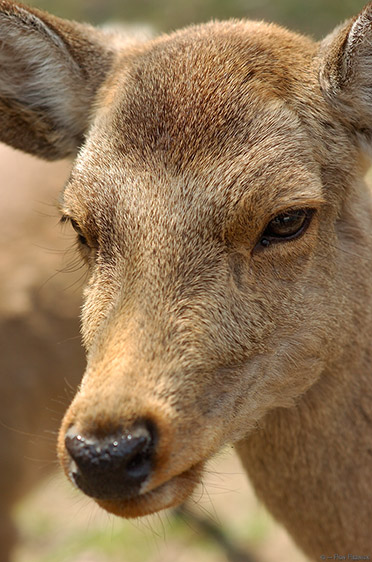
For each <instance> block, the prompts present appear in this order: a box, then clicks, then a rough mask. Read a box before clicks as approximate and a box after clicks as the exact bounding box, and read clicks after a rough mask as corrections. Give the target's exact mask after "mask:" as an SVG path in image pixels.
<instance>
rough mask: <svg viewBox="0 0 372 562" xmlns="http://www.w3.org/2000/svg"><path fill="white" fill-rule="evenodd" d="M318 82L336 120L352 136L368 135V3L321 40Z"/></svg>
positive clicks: (371, 114) (371, 57) (371, 32)
mask: <svg viewBox="0 0 372 562" xmlns="http://www.w3.org/2000/svg"><path fill="white" fill-rule="evenodd" d="M319 81H320V86H321V88H322V91H323V93H324V95H325V97H326V98H327V99H328V101H329V102H330V103H331V104H332V105H333V107H334V108H335V109H336V111H338V112H339V115H340V117H341V118H342V119H343V120H344V121H346V122H347V123H348V124H349V126H351V127H352V128H353V129H354V130H355V131H356V132H358V133H360V134H361V135H364V136H367V137H368V140H369V141H370V140H371V138H370V137H371V135H372V2H371V3H369V4H367V6H365V8H364V9H363V10H362V12H361V13H360V14H359V15H358V16H357V17H356V18H354V19H352V20H349V21H347V22H346V23H345V24H344V25H342V26H340V27H339V28H337V29H336V30H335V31H334V32H333V33H331V34H330V35H329V36H328V37H326V38H325V39H324V41H323V42H322V43H321V48H320V72H319Z"/></svg>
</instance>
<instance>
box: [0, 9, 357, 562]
mask: <svg viewBox="0 0 372 562" xmlns="http://www.w3.org/2000/svg"><path fill="white" fill-rule="evenodd" d="M28 3H29V4H31V5H33V6H36V7H38V8H41V9H44V10H47V11H50V12H52V13H54V14H56V15H58V16H61V17H66V18H72V19H76V20H80V21H87V22H90V23H95V24H102V23H108V22H119V21H124V22H126V23H135V24H138V23H140V24H145V25H151V26H152V27H153V28H154V29H155V31H156V32H163V31H166V32H168V31H172V30H174V29H176V28H178V27H181V26H185V25H189V24H191V23H199V22H203V21H206V20H209V19H211V18H216V19H224V18H231V17H234V18H243V17H244V18H251V19H265V20H269V21H275V22H277V23H280V24H282V25H284V26H286V27H289V28H291V29H293V30H296V31H299V32H302V33H306V34H310V35H312V36H314V37H315V38H321V37H322V36H324V35H325V34H326V33H327V32H328V31H331V30H332V29H333V28H334V27H335V26H336V25H337V24H339V23H340V22H341V21H343V20H344V19H346V18H348V17H351V16H353V15H355V14H356V13H357V12H358V11H359V10H360V9H361V8H362V6H363V1H358V0H312V1H310V0H307V1H302V2H300V1H298V0H261V1H260V0H204V1H202V0H188V1H187V2H177V1H176V0H158V1H157V2H153V1H151V0H35V1H29V2H28ZM69 167H70V164H69V163H68V162H59V163H55V164H50V163H42V162H40V161H38V160H37V159H35V158H32V157H30V156H26V155H23V154H21V153H19V152H15V151H13V150H11V149H9V148H7V147H4V146H1V145H0V174H1V176H0V177H1V180H0V182H1V189H0V222H1V225H2V233H3V236H2V238H1V241H0V250H1V252H0V345H1V349H2V352H1V353H0V397H2V398H1V400H2V402H1V407H0V474H1V478H0V498H1V500H0V547H1V545H2V544H5V541H6V540H7V537H9V536H10V532H11V530H10V526H9V525H8V523H9V522H8V519H7V512H8V511H9V510H12V512H13V515H14V520H15V522H16V528H17V533H18V543H17V545H18V546H17V547H16V550H15V553H14V556H13V559H12V562H224V561H230V562H274V561H275V562H281V561H283V562H301V561H303V560H305V559H304V557H303V556H302V555H301V554H300V553H299V552H298V551H297V549H296V548H295V547H294V545H293V544H292V542H291V540H290V539H289V537H288V535H287V534H286V532H285V531H284V530H283V529H282V528H281V527H279V526H278V525H276V524H275V523H274V522H273V521H272V519H271V517H270V516H269V515H268V514H267V513H266V511H265V510H264V508H263V507H262V506H260V505H259V504H258V502H257V501H256V499H255V497H254V494H253V492H252V491H251V489H250V487H249V484H248V482H247V480H246V478H245V476H244V474H243V471H242V469H241V466H240V464H239V462H238V461H237V459H236V458H235V457H234V454H233V450H231V449H229V450H226V451H224V452H223V453H222V454H221V455H220V456H219V457H218V458H217V459H214V460H213V461H212V462H211V463H210V465H209V468H208V470H207V474H206V479H205V485H204V486H203V488H202V489H201V490H200V492H199V494H197V496H196V497H195V504H192V505H191V507H192V509H193V510H194V511H195V515H194V516H190V517H188V516H185V514H184V515H183V516H180V515H177V514H175V513H173V512H169V513H166V514H162V515H159V516H154V517H152V518H149V519H146V520H144V521H140V522H128V521H122V520H119V519H115V518H113V517H110V516H108V515H107V514H106V513H104V512H102V511H101V510H99V509H98V508H97V507H96V506H95V505H94V503H93V502H91V501H89V500H88V499H86V498H84V497H83V496H82V495H81V494H79V493H78V492H75V491H74V490H73V489H72V487H71V486H70V485H69V484H68V482H67V481H66V479H65V478H64V477H63V476H62V475H61V474H60V473H58V469H57V464H56V462H55V454H54V451H55V441H56V432H57V430H58V425H59V420H60V418H61V416H62V413H63V411H64V409H65V407H66V404H67V403H68V401H69V400H70V399H71V398H72V396H73V394H74V389H75V388H76V385H77V384H78V382H79V379H80V376H81V373H82V372H83V370H84V355H83V353H82V351H81V348H80V340H79V325H78V316H79V307H80V303H81V290H82V286H83V282H84V278H85V273H84V269H81V267H80V266H79V263H78V262H77V261H76V256H75V250H74V239H75V236H74V234H73V233H72V232H70V231H68V230H61V227H60V226H59V225H58V213H57V211H56V201H57V198H58V191H59V190H60V188H61V187H62V186H63V184H64V181H65V180H66V178H67V177H68V173H69ZM211 522H212V523H211ZM213 525H215V526H216V527H213ZM216 528H218V529H220V531H217V530H216ZM221 530H222V534H221ZM2 532H3V535H2V534H1V533H2ZM0 558H1V555H0ZM1 562H2V560H1Z"/></svg>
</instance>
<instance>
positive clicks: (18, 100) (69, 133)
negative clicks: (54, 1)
mask: <svg viewBox="0 0 372 562" xmlns="http://www.w3.org/2000/svg"><path fill="white" fill-rule="evenodd" d="M113 57H114V47H113V48H112V49H111V48H110V40H109V37H108V36H106V34H104V33H103V32H101V31H99V30H97V29H95V28H93V27H90V26H88V25H82V24H78V23H75V22H69V21H65V20H62V19H59V18H56V17H54V16H51V15H49V14H46V13H44V12H41V11H39V10H36V9H31V8H28V7H26V6H22V5H20V4H17V3H15V2H12V1H10V0H0V141H3V142H5V143H7V144H9V145H11V146H13V147H15V148H19V149H21V150H23V151H25V152H29V153H31V154H36V155H38V156H40V157H43V158H46V159H48V160H53V159H57V158H63V157H65V156H68V155H71V154H74V153H76V151H77V148H78V147H79V145H80V144H81V142H82V139H83V136H84V133H85V132H86V130H87V128H88V126H89V120H90V112H91V109H92V104H93V102H94V99H95V96H96V93H97V90H98V88H99V87H100V85H101V84H102V82H103V81H104V79H105V76H106V74H107V72H108V71H109V69H110V66H111V64H112V61H113Z"/></svg>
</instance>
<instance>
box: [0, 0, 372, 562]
mask: <svg viewBox="0 0 372 562" xmlns="http://www.w3.org/2000/svg"><path fill="white" fill-rule="evenodd" d="M0 10H1V12H0V33H1V37H2V38H3V42H4V44H5V45H6V47H7V48H8V45H9V48H16V47H13V45H20V44H22V45H24V44H25V43H26V44H28V43H30V44H32V45H34V44H35V38H34V34H35V31H34V27H32V29H30V31H29V33H28V35H27V31H26V28H22V30H23V31H22V40H20V39H19V38H17V33H16V31H17V29H19V18H20V16H19V8H18V7H17V5H16V4H13V3H11V2H8V1H4V0H3V1H1V2H0ZM23 10H24V9H23ZM1 13H2V14H5V16H4V17H5V19H4V17H3V16H1ZM32 13H33V14H35V17H37V18H40V20H41V21H42V22H44V23H43V25H46V26H47V27H48V29H50V30H51V31H50V32H49V31H48V37H49V34H50V33H52V34H53V38H54V39H53V41H54V44H55V45H57V43H58V44H59V43H60V42H61V41H62V43H63V48H62V49H60V50H58V52H57V50H56V53H51V55H50V60H48V67H50V68H51V69H52V68H53V64H57V62H58V63H59V64H62V76H64V75H65V74H66V76H70V77H71V73H72V75H73V80H72V81H71V80H70V81H69V80H65V81H64V82H65V84H66V86H65V88H66V89H67V90H68V92H66V91H65V90H62V91H56V92H55V96H54V97H53V96H51V97H50V99H51V100H52V101H51V102H50V103H49V102H48V104H47V106H46V107H45V104H42V103H41V104H40V107H38V108H37V110H35V104H34V103H32V104H30V103H29V99H30V98H29V96H30V95H31V94H32V96H34V95H35V94H34V91H35V90H34V89H35V83H36V82H37V80H40V78H39V75H38V73H37V72H36V74H35V75H34V76H32V77H31V78H30V80H29V84H31V83H32V87H30V88H28V86H27V81H26V84H25V92H24V95H23V98H22V100H19V98H18V95H17V93H16V90H15V89H14V88H13V89H12V88H11V87H9V86H7V89H6V91H5V90H3V91H1V88H0V97H1V98H2V99H1V104H2V105H1V107H2V108H3V109H2V111H3V112H4V114H5V118H6V119H10V120H11V123H13V127H14V130H13V132H12V133H11V134H10V133H9V132H8V131H7V130H6V129H5V127H3V126H2V125H1V126H0V138H3V140H5V141H6V142H9V143H10V144H13V145H14V146H17V147H21V148H23V149H24V150H27V151H31V152H35V153H37V154H39V155H41V156H44V157H51V158H54V157H56V156H58V155H63V154H66V153H67V152H71V150H70V149H69V148H64V147H70V146H73V145H74V143H75V145H76V141H77V139H78V138H83V136H84V135H85V141H84V143H83V145H82V148H81V150H80V151H79V154H78V156H77V159H76V161H75V164H74V167H73V170H72V173H71V176H70V179H69V181H68V183H67V185H66V187H65V189H64V192H63V195H62V197H61V210H62V213H63V215H64V216H65V217H68V218H70V219H72V220H73V221H74V224H75V225H76V226H77V228H78V229H79V232H80V235H81V236H84V238H85V239H86V241H87V245H84V247H82V253H83V254H84V257H85V259H86V261H87V263H88V264H89V269H90V278H89V281H88V284H87V287H86V289H85V303H84V308H83V315H82V333H83V339H84V342H85V346H86V349H87V358H88V364H87V369H86V372H85V375H84V377H83V380H82V385H81V388H80V390H79V392H78V393H77V395H76V397H75V399H74V401H73V402H72V404H71V406H70V408H69V410H68V411H67V413H66V416H65V418H64V422H63V424H62V428H61V431H60V438H59V455H60V459H61V462H62V465H63V466H64V468H65V470H66V473H67V475H69V464H70V459H69V456H68V454H67V451H66V449H65V441H64V440H65V435H66V432H67V430H68V429H69V428H70V427H71V426H74V427H75V428H77V429H78V431H79V432H81V433H82V434H83V435H84V434H85V435H93V434H100V435H105V434H106V433H110V432H111V431H113V430H115V428H117V427H121V428H130V427H132V426H133V424H134V423H135V422H136V420H138V419H149V420H151V421H152V422H153V423H154V424H156V426H157V428H158V434H159V439H158V443H157V448H156V456H155V464H154V468H153V471H152V473H151V476H150V477H149V478H148V479H147V480H146V482H145V484H144V485H143V487H142V488H141V491H140V493H139V494H138V495H136V496H134V497H132V498H131V499H130V500H128V499H125V500H115V501H114V500H110V501H108V500H107V501H104V500H99V503H100V504H101V505H102V506H103V507H104V508H106V509H107V510H108V511H111V512H113V513H116V514H119V515H122V516H126V517H135V516H138V515H144V514H146V513H151V512H154V511H158V510H160V509H163V508H165V507H168V506H171V505H176V504H177V503H179V502H181V501H183V500H184V499H185V498H186V497H187V496H188V495H189V494H190V493H191V492H192V490H193V488H194V487H195V485H196V484H197V483H198V482H199V481H200V477H201V474H202V471H203V466H204V464H205V462H206V460H207V459H208V458H210V456H211V455H213V454H214V453H215V452H216V451H218V450H219V449H220V448H221V447H222V446H223V445H224V444H225V443H228V442H234V443H237V449H238V452H239V454H240V456H241V458H242V462H243V464H244V465H245V467H246V469H247V472H248V474H249V476H250V478H251V480H252V482H253V484H254V486H255V488H256V491H257V494H258V495H259V497H260V498H261V499H262V500H263V501H264V503H265V504H266V505H267V506H268V507H269V509H270V510H271V512H272V513H273V514H274V516H275V517H276V518H277V519H278V520H279V521H281V522H282V523H283V524H284V525H285V526H286V527H287V529H288V530H289V531H290V533H291V534H292V536H293V538H294V539H295V541H296V542H297V543H298V544H299V545H300V546H301V547H302V548H303V550H304V551H305V552H306V553H307V554H308V555H310V556H312V557H313V558H314V559H319V556H320V555H322V554H324V555H333V553H335V552H338V553H339V554H341V555H346V556H347V554H348V553H352V554H355V555H364V556H367V555H369V556H372V539H371V536H372V535H371V523H370V521H371V517H372V508H371V505H372V501H371V499H372V497H371V496H372V487H371V484H370V474H371V469H372V436H371V406H370V404H371V398H372V396H371V395H372V391H371V375H370V371H371V367H370V349H371V347H370V341H369V340H370V333H371V329H372V316H371V313H372V302H371V298H372V291H371V288H370V286H371V269H372V260H371V252H372V240H371V234H370V233H371V227H372V216H371V202H370V195H369V192H368V190H367V187H366V185H365V184H364V183H363V176H364V174H365V171H366V169H367V159H366V149H367V147H368V146H369V143H370V120H371V115H372V108H371V96H370V94H371V92H370V88H369V83H370V82H369V80H370V78H369V67H370V58H371V53H370V50H369V45H370V43H371V31H370V25H369V22H370V20H371V19H372V5H369V6H367V7H366V9H365V10H364V11H363V12H362V13H361V15H360V16H358V17H357V18H355V19H354V20H352V21H350V22H347V23H346V24H345V25H344V26H343V27H341V28H340V29H338V30H336V31H335V32H334V33H333V34H332V35H331V36H329V37H328V38H326V39H325V41H324V42H322V43H321V44H317V43H315V42H313V41H311V40H309V39H307V38H304V37H302V36H300V35H296V34H294V33H290V32H288V31H286V30H284V29H282V28H280V27H277V26H274V25H267V24H263V23H255V22H249V21H229V22H222V23H219V22H214V23H210V24H206V25H203V26H197V27H190V28H187V29H185V30H181V31H179V32H176V33H174V34H172V35H169V36H162V37H159V38H157V39H154V40H151V41H148V42H145V43H138V45H133V44H130V45H129V46H123V47H118V43H117V41H114V43H113V44H114V45H115V48H113V47H110V41H109V39H107V45H105V44H104V43H103V42H102V40H101V39H100V37H101V35H100V34H98V35H97V37H96V35H95V33H96V32H94V31H93V30H92V29H91V28H89V30H88V31H84V30H82V28H81V26H74V25H72V24H66V23H65V22H63V21H61V20H58V19H57V18H53V17H52V16H46V15H44V14H42V13H41V12H32ZM24 21H25V23H26V24H27V21H28V16H27V17H26V18H25V20H24ZM12 26H13V27H12ZM10 29H12V31H11V32H10V31H9V30H10ZM82 37H83V45H84V46H85V49H86V51H85V56H84V60H83V61H82V59H81V55H80V54H79V53H80V51H79V48H78V45H81V41H82V39H81V38H82ZM40 41H41V36H38V37H37V41H36V43H37V45H38V44H39V42H40ZM48 41H49V39H48ZM66 49H67V51H68V57H67V59H66V57H65V58H64V59H63V53H64V52H65V50H66ZM30 52H32V53H33V54H32V60H34V61H35V60H36V59H35V54H34V51H33V49H31V48H30ZM26 53H27V50H26ZM102 57H103V63H101V61H102ZM36 58H37V57H36ZM71 59H72V61H73V64H72V63H71ZM63 60H65V62H64V63H63ZM61 61H62V62H61ZM36 66H37V65H36ZM76 69H77V70H76ZM94 69H99V73H98V74H97V72H96V71H95V70H94ZM90 72H92V81H91V83H90V82H89V76H90ZM51 74H52V77H51V80H53V79H55V73H54V71H51ZM103 75H105V78H103ZM20 79H21V77H20V76H18V78H17V81H16V82H17V83H19V80H20ZM43 79H44V78H43ZM35 81H36V82H35ZM87 84H91V89H90V90H89V92H90V93H89V96H87V95H86V92H87ZM49 86H50V85H48V88H49ZM71 88H72V90H71ZM40 90H41V91H42V84H40ZM50 90H51V91H52V88H50ZM61 94H62V95H61ZM48 96H49V94H48ZM61 98H63V99H61ZM66 99H70V100H72V101H71V102H70V103H71V111H72V113H73V114H74V115H76V120H75V121H74V131H71V127H70V126H69V125H68V124H67V125H66V126H65V125H64V123H62V125H61V111H62V114H63V111H64V109H63V108H64V107H65V103H66V102H65V100H66ZM48 100H49V97H48ZM44 101H45V100H44ZM8 108H9V110H8ZM2 122H3V121H2ZM4 122H6V121H4ZM22 122H23V123H25V125H22ZM50 122H52V123H53V127H52V128H51V129H50V130H53V135H54V134H57V135H59V134H60V133H61V134H63V142H62V141H59V140H58V139H57V140H56V141H54V137H53V136H52V137H51V136H50V135H49V133H48V134H46V135H44V136H45V138H46V143H45V144H43V143H41V144H40V146H39V145H38V143H37V142H36V141H35V139H36V138H37V137H38V135H39V133H40V124H42V126H43V127H44V126H47V124H48V123H50ZM33 124H34V125H33ZM79 127H80V130H79ZM24 128H25V131H26V133H25V134H23V131H24ZM56 128H57V133H55V131H56ZM69 135H70V136H69ZM22 142H23V143H24V146H21V143H22ZM292 209H312V210H313V215H312V219H311V221H309V225H308V228H307V229H306V231H305V232H304V233H303V234H302V235H301V236H298V237H295V238H294V239H292V240H286V241H281V242H277V243H271V244H270V245H269V246H267V245H266V246H265V245H264V244H263V243H261V242H262V236H263V233H264V232H265V229H266V228H267V225H268V224H269V223H270V221H271V220H272V219H274V218H275V217H277V216H278V215H280V214H283V213H284V214H285V213H288V212H289V211H291V210H292Z"/></svg>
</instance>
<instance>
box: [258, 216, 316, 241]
mask: <svg viewBox="0 0 372 562" xmlns="http://www.w3.org/2000/svg"><path fill="white" fill-rule="evenodd" d="M314 212H315V211H314V209H293V210H290V211H286V212H284V213H280V214H279V215H277V216H276V217H274V218H273V219H272V220H271V221H270V222H269V223H268V224H267V226H266V228H265V230H264V231H263V233H262V235H261V238H260V240H259V244H260V245H261V246H264V247H267V246H270V245H271V244H272V243H278V242H286V241H287V240H294V239H295V238H298V237H299V236H301V235H302V234H303V233H304V232H305V230H306V229H307V227H308V226H309V224H310V222H311V218H312V216H313V214H314Z"/></svg>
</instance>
